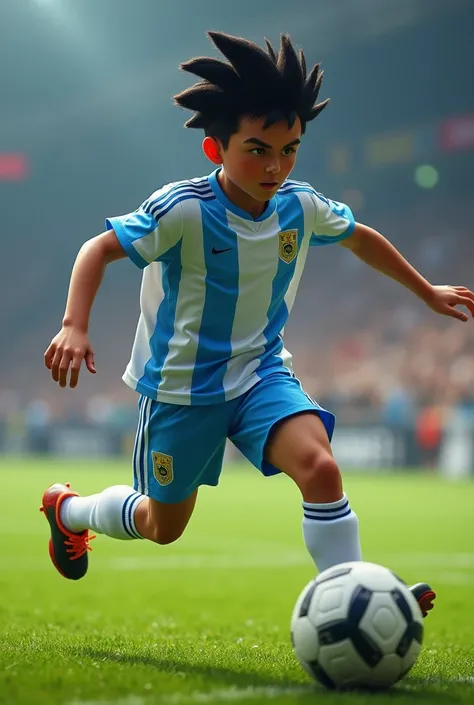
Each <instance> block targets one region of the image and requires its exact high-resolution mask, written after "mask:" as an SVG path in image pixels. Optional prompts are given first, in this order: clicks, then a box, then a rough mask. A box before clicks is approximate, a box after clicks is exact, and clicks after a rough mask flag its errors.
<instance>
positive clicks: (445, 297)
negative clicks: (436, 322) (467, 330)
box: [426, 286, 474, 322]
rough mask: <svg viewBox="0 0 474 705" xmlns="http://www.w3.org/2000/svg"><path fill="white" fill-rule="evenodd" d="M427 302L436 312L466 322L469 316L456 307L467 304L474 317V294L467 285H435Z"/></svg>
mask: <svg viewBox="0 0 474 705" xmlns="http://www.w3.org/2000/svg"><path fill="white" fill-rule="evenodd" d="M426 304H427V305H428V306H429V307H430V308H431V309H433V311H436V313H441V314H443V315H444V316H451V317H452V318H458V319H459V320H460V321H464V322H466V321H468V320H469V316H468V315H467V314H466V313H464V311H458V309H457V308H456V306H465V307H466V308H467V309H468V310H469V311H470V313H471V316H472V317H473V318H474V294H473V293H472V291H470V290H469V289H466V287H465V286H433V288H432V292H431V296H430V297H429V299H428V300H427V301H426Z"/></svg>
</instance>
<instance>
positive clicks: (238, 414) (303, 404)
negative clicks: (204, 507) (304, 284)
mask: <svg viewBox="0 0 474 705" xmlns="http://www.w3.org/2000/svg"><path fill="white" fill-rule="evenodd" d="M138 409H139V418H138V428H137V435H136V439H135V447H134V450H133V471H134V487H135V489H136V490H137V491H138V492H141V493H143V494H145V495H147V496H149V497H151V498H152V499H156V500H158V501H159V502H164V503H167V504H168V503H169V504H174V503H177V502H182V501H183V500H185V499H186V498H187V497H189V496H190V495H191V494H192V493H193V492H194V490H195V489H196V488H197V487H199V485H211V486H216V485H217V484H218V482H219V476H220V474H221V470H222V463H223V458H224V450H225V445H226V440H227V438H229V439H230V440H231V441H232V442H233V443H234V444H235V446H236V447H237V448H238V449H239V450H240V452H241V453H242V454H243V455H244V456H245V457H246V458H247V459H248V460H249V461H250V462H251V463H252V464H253V465H254V466H255V467H256V468H258V470H260V471H261V472H262V473H263V475H266V476H269V475H275V474H277V473H279V472H280V470H278V468H276V467H274V466H273V465H271V464H270V463H268V462H267V461H266V460H265V459H264V457H263V456H264V451H265V444H266V442H267V439H268V436H269V434H270V431H271V430H272V428H273V426H275V424H276V423H278V422H279V421H281V420H282V419H285V418H287V417H289V416H292V415H294V414H298V413H301V412H302V411H313V412H315V413H317V414H318V415H319V417H320V418H321V420H322V422H323V424H324V426H325V428H326V431H327V434H328V437H329V440H331V438H332V434H333V431H334V424H335V418H334V415H333V414H331V413H330V412H329V411H326V410H325V409H323V408H322V407H320V406H319V404H317V403H316V402H315V401H314V400H313V399H311V397H310V396H308V395H307V394H306V392H305V391H304V390H303V388H302V386H301V383H300V382H299V380H298V379H297V378H296V377H294V376H293V375H292V374H291V373H290V372H288V371H284V370H279V371H276V372H274V373H272V374H270V375H268V376H267V377H264V378H263V379H261V380H260V381H259V382H258V383H257V384H256V385H255V386H253V387H252V388H251V389H249V391H248V392H246V393H245V394H242V395H241V396H239V397H237V398H236V399H232V400H231V401H227V402H223V403H222V404H212V405H200V406H180V405H177V404H165V403H163V402H159V401H156V400H154V399H151V398H149V397H145V396H141V397H140V399H139V402H138Z"/></svg>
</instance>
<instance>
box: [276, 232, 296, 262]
mask: <svg viewBox="0 0 474 705" xmlns="http://www.w3.org/2000/svg"><path fill="white" fill-rule="evenodd" d="M278 237H279V238H280V241H279V250H280V259H282V260H283V262H286V263H287V264H290V262H293V260H294V259H295V257H296V255H297V252H298V240H297V237H298V231H297V230H284V231H283V232H281V233H278Z"/></svg>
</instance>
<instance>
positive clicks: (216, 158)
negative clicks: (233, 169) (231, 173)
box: [202, 137, 222, 164]
mask: <svg viewBox="0 0 474 705" xmlns="http://www.w3.org/2000/svg"><path fill="white" fill-rule="evenodd" d="M202 151H203V152H204V154H205V155H206V157H207V158H208V159H209V160H210V161H211V162H212V163H213V164H222V157H221V152H220V147H219V144H218V143H217V141H216V140H215V139H214V138H213V137H205V138H204V140H203V142H202Z"/></svg>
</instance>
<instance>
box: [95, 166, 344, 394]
mask: <svg viewBox="0 0 474 705" xmlns="http://www.w3.org/2000/svg"><path fill="white" fill-rule="evenodd" d="M217 173H218V170H216V171H215V172H213V173H212V174H210V175H209V176H205V177H202V178H197V179H191V180H187V181H179V182H176V183H171V184H167V185H166V186H163V188H161V189H159V190H158V191H156V192H155V193H154V194H153V195H152V196H151V197H150V198H148V199H147V200H146V201H145V202H144V203H143V204H142V205H141V206H140V208H138V210H137V211H135V212H134V213H130V214H128V215H124V216H119V217H114V218H108V219H107V220H106V227H107V228H108V229H110V228H113V229H114V231H115V233H116V234H117V237H118V239H119V241H120V243H121V245H122V247H123V248H124V250H125V251H126V253H127V254H128V256H129V257H130V259H131V260H132V261H133V262H135V264H136V265H137V266H138V267H141V268H143V269H144V272H143V279H142V287H141V294H140V304H141V315H140V319H139V322H138V327H137V332H136V336H135V342H134V345H133V350H132V355H131V359H130V362H129V364H128V366H127V369H126V371H125V373H124V376H123V379H124V381H125V382H126V384H128V385H129V386H130V387H132V388H133V389H136V390H137V392H139V393H140V394H144V395H145V396H148V397H151V398H152V399H157V400H158V401H163V402H168V403H172V404H183V405H190V404H216V403H220V402H224V401H228V400H230V399H234V398H235V397H237V396H239V395H241V394H244V393H245V392H246V391H247V390H249V389H250V388H251V387H252V386H253V385H254V384H256V383H257V382H258V381H259V380H260V379H261V378H262V377H264V376H265V375H268V374H270V373H271V372H274V371H275V370H276V369H278V368H280V369H281V367H282V366H285V367H287V368H288V369H291V355H290V353H289V352H288V351H287V350H285V348H284V345H283V339H282V332H283V328H284V326H285V323H286V321H287V318H288V315H289V312H290V310H291V307H292V305H293V302H294V299H295V295H296V291H297V288H298V284H299V281H300V278H301V275H302V272H303V267H304V264H305V260H306V255H307V253H308V247H309V246H310V245H326V244H329V243H334V242H339V241H340V240H343V239H344V238H346V237H348V236H349V235H350V234H351V232H352V230H353V229H354V218H353V215H352V213H351V211H350V209H349V208H348V207H347V206H346V205H344V204H342V203H338V202H335V201H331V200H329V199H327V198H325V197H324V196H322V195H321V194H319V193H317V192H316V191H315V190H314V189H313V188H312V187H311V186H310V185H309V184H307V183H303V182H300V181H293V180H287V181H286V182H285V183H284V184H283V185H282V186H281V188H280V189H279V190H278V192H277V193H276V195H275V196H274V197H273V198H271V200H270V201H269V202H268V204H267V207H266V209H265V211H264V213H263V214H262V215H261V216H260V217H259V218H257V219H254V218H252V216H251V215H250V214H249V213H246V212H245V211H243V210H241V209H240V208H238V207H237V206H235V205H234V204H233V203H232V202H231V201H230V200H229V199H228V198H227V197H226V195H225V194H224V192H223V191H222V189H221V187H220V185H219V183H218V180H217Z"/></svg>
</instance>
